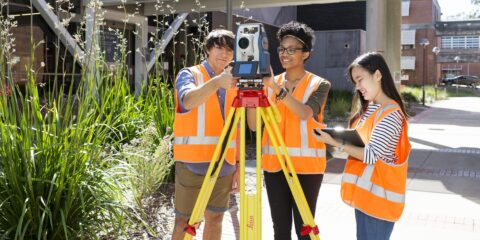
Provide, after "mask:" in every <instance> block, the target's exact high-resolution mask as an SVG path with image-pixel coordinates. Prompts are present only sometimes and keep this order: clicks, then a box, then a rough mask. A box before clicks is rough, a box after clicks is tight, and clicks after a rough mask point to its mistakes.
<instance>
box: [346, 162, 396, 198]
mask: <svg viewBox="0 0 480 240" xmlns="http://www.w3.org/2000/svg"><path fill="white" fill-rule="evenodd" d="M374 168H375V166H374V165H368V166H366V167H365V170H364V171H363V174H362V176H361V177H358V176H356V175H354V174H348V173H344V174H343V177H342V182H344V183H351V184H354V185H356V186H357V187H359V188H361V189H363V190H366V191H369V192H370V193H372V194H373V195H375V196H377V197H380V198H384V199H387V200H388V201H391V202H396V203H405V194H399V193H395V192H392V191H388V190H386V189H385V188H383V187H380V186H378V185H376V184H374V183H372V182H371V181H370V179H371V177H372V173H373V169H374Z"/></svg>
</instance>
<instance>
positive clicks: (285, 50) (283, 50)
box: [277, 47, 303, 55]
mask: <svg viewBox="0 0 480 240" xmlns="http://www.w3.org/2000/svg"><path fill="white" fill-rule="evenodd" d="M298 50H303V48H284V47H278V48H277V52H278V54H282V53H287V54H288V55H293V54H295V53H296V52H297V51H298Z"/></svg>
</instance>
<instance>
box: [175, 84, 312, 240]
mask: <svg viewBox="0 0 480 240" xmlns="http://www.w3.org/2000/svg"><path fill="white" fill-rule="evenodd" d="M246 107H247V108H256V109H255V111H256V147H257V148H256V157H257V159H256V161H257V163H256V176H257V178H256V192H249V193H247V192H246V190H245V115H246V114H245V113H246V112H245V108H246ZM274 110H276V108H275V105H273V104H272V105H271V104H270V103H269V101H268V99H267V97H266V96H265V95H264V92H263V90H250V91H246V90H241V89H240V90H238V95H237V97H236V98H235V100H234V103H233V107H232V108H231V110H230V112H229V113H228V116H227V119H226V122H225V127H224V128H223V130H222V133H221V136H220V139H219V142H218V144H217V146H216V148H215V151H214V154H213V157H212V161H211V162H210V165H209V167H208V170H207V173H206V175H205V179H204V180H203V184H202V187H201V189H200V193H199V195H198V198H197V201H196V202H195V206H194V208H193V212H192V215H191V217H190V219H189V221H188V224H187V226H186V227H185V232H186V234H185V237H184V240H189V239H192V237H193V236H195V235H196V228H197V227H198V226H199V223H200V222H201V220H202V217H203V213H204V212H205V209H206V207H207V203H208V200H209V198H210V195H211V194H212V191H213V187H214V186H215V182H216V180H217V178H218V174H219V173H220V169H221V168H222V165H223V162H224V160H225V155H226V152H227V148H226V147H225V146H230V141H231V138H232V136H233V135H234V134H233V133H234V131H235V130H236V128H237V127H236V126H238V122H239V121H240V149H239V151H240V239H241V240H260V239H262V214H261V213H262V197H261V196H262V154H261V147H262V146H261V142H262V136H261V135H262V134H261V132H262V131H261V130H262V122H263V123H264V124H265V128H266V130H267V133H268V136H269V137H270V140H271V142H272V144H273V146H274V149H275V152H276V154H277V157H278V160H279V162H280V165H281V166H282V170H283V173H284V175H285V178H286V179H287V183H288V186H289V187H290V191H291V192H292V196H293V197H294V200H295V203H296V205H297V207H298V210H299V212H300V215H301V217H302V220H303V222H304V228H303V229H302V233H303V234H305V235H309V236H310V239H318V240H319V239H320V237H319V235H318V227H317V226H316V224H315V221H314V218H313V215H312V213H311V211H310V208H309V206H308V203H307V200H306V199H305V194H304V193H303V190H302V187H301V186H300V182H299V180H298V177H297V174H296V172H295V168H294V166H293V164H292V161H291V159H290V157H289V156H288V154H287V148H286V146H285V143H284V141H283V139H282V137H281V136H282V135H281V134H280V130H279V128H278V126H277V122H279V121H280V116H279V114H277V115H275V113H274ZM277 111H278V110H277ZM275 116H277V117H275ZM279 144H280V147H281V149H282V151H280V149H279ZM282 153H283V154H282ZM219 157H220V158H219Z"/></svg>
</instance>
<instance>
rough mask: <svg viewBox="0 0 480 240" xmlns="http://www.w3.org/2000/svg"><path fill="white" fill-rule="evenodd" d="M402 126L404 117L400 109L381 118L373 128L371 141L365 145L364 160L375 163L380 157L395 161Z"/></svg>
mask: <svg viewBox="0 0 480 240" xmlns="http://www.w3.org/2000/svg"><path fill="white" fill-rule="evenodd" d="M402 127H403V117H402V114H401V113H400V111H395V112H392V113H390V114H388V115H387V116H386V117H385V118H383V119H382V120H380V122H378V123H377V124H376V126H375V127H374V128H373V131H372V137H371V138H370V141H369V142H368V144H366V145H365V153H364V159H363V162H364V163H366V164H372V165H373V164H375V162H376V161H377V160H378V159H383V160H384V161H390V160H392V161H394V160H395V149H396V148H397V144H398V141H399V139H400V134H401V131H402Z"/></svg>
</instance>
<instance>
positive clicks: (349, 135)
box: [313, 127, 365, 147]
mask: <svg viewBox="0 0 480 240" xmlns="http://www.w3.org/2000/svg"><path fill="white" fill-rule="evenodd" d="M321 130H322V131H323V132H326V133H328V134H329V135H330V136H331V137H332V138H333V139H335V140H336V141H338V142H340V143H346V144H351V145H354V146H357V147H365V143H364V142H363V140H362V138H361V137H360V135H358V132H357V130H355V129H344V128H338V127H337V128H324V129H321ZM313 132H314V134H316V135H317V136H320V132H318V131H317V130H316V129H314V130H313Z"/></svg>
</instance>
